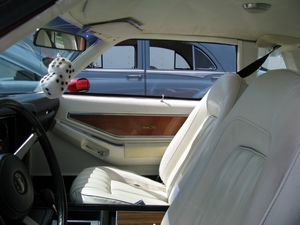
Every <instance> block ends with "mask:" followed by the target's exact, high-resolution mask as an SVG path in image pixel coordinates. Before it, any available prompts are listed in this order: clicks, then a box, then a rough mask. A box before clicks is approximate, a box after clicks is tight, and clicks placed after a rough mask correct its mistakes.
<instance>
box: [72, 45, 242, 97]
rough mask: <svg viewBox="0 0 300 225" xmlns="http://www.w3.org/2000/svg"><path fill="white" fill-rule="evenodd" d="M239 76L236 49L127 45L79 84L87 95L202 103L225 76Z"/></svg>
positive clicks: (103, 58) (114, 51)
mask: <svg viewBox="0 0 300 225" xmlns="http://www.w3.org/2000/svg"><path fill="white" fill-rule="evenodd" d="M235 71H236V46H234V45H225V44H214V43H199V42H188V41H171V40H127V41H124V42H121V43H120V44H118V45H116V46H114V47H112V48H111V49H109V50H108V51H106V52H105V53H104V54H103V55H101V56H99V57H98V59H96V60H95V61H94V62H93V63H92V64H91V65H90V66H89V67H88V68H87V70H85V71H83V72H82V73H81V74H79V75H78V77H77V79H80V78H86V79H88V80H89V81H90V90H89V91H88V92H87V93H85V94H94V95H117V96H140V97H149V98H153V97H154V98H162V97H163V98H176V99H201V98H202V97H203V96H204V95H205V93H206V92H207V91H208V90H209V88H210V86H211V85H212V84H213V83H214V82H215V81H216V79H218V78H219V77H220V76H222V75H223V74H224V73H225V72H235Z"/></svg>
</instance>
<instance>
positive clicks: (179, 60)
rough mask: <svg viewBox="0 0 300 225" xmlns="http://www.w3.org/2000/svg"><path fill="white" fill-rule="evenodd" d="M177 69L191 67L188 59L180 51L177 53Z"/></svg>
mask: <svg viewBox="0 0 300 225" xmlns="http://www.w3.org/2000/svg"><path fill="white" fill-rule="evenodd" d="M175 69H177V70H189V69H191V67H190V66H189V64H188V63H187V61H186V60H185V59H184V58H183V57H182V56H181V55H179V54H178V53H176V55H175Z"/></svg>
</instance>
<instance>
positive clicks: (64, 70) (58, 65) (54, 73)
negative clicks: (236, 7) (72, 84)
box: [40, 57, 74, 98]
mask: <svg viewBox="0 0 300 225" xmlns="http://www.w3.org/2000/svg"><path fill="white" fill-rule="evenodd" d="M73 74H74V67H73V65H72V62H71V61H70V60H68V59H66V58H63V57H57V58H55V59H54V60H53V61H52V62H51V63H50V64H49V67H48V74H47V75H46V76H44V77H43V78H42V79H41V80H40V86H41V88H42V90H43V91H44V93H45V94H46V95H47V97H48V98H58V97H60V96H61V95H62V94H63V92H64V90H65V89H66V87H67V85H68V83H69V81H70V80H71V78H72V75H73Z"/></svg>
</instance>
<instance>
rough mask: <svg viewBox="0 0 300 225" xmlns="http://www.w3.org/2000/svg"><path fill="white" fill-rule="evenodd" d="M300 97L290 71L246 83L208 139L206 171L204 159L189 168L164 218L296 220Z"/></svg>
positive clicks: (258, 222) (255, 222)
mask: <svg viewBox="0 0 300 225" xmlns="http://www.w3.org/2000/svg"><path fill="white" fill-rule="evenodd" d="M299 101H300V75H298V74H297V73H295V72H292V71H288V70H275V71H271V72H268V73H266V74H265V75H263V76H261V77H258V78H257V79H256V80H255V81H254V82H253V83H251V84H250V85H249V86H248V87H247V89H246V90H245V92H244V93H243V94H242V96H241V97H240V98H239V99H238V101H237V103H236V104H235V105H234V107H233V109H232V110H231V111H230V113H229V114H228V116H227V117H226V118H225V119H224V120H223V122H222V123H221V124H220V126H218V129H217V131H216V132H215V134H214V136H213V137H211V138H210V142H209V143H207V145H208V148H209V150H208V152H213V154H212V156H211V157H210V159H209V161H208V162H206V163H207V164H206V168H205V170H204V172H201V171H202V169H199V167H200V168H201V165H202V162H201V160H200V161H198V163H197V164H196V165H195V167H194V168H192V169H191V170H190V171H188V172H187V174H186V176H185V177H184V178H185V179H186V180H185V182H183V184H182V186H180V188H181V191H180V192H179V194H178V196H177V197H176V199H175V200H174V201H173V203H172V204H171V206H170V207H169V209H168V211H167V213H166V215H165V217H164V219H163V221H162V224H163V225H169V224H172V225H176V224H178V225H182V224H189V225H190V224H198V225H242V224H243V225H262V224H268V225H271V224H272V225H277V224H278V225H279V224H281V225H284V224H295V225H296V224H299V222H300V203H299V202H300V201H299V199H300V198H299V197H300V191H299V187H300V157H299V154H300V148H299V147H300V104H299ZM201 159H202V157H201ZM200 174H201V175H200Z"/></svg>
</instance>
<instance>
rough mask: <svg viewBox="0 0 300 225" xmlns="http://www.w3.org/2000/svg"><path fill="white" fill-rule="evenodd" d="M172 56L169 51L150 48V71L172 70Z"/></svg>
mask: <svg viewBox="0 0 300 225" xmlns="http://www.w3.org/2000/svg"><path fill="white" fill-rule="evenodd" d="M174 54H175V52H174V51H173V50H170V49H166V48H160V47H150V69H159V70H174Z"/></svg>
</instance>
